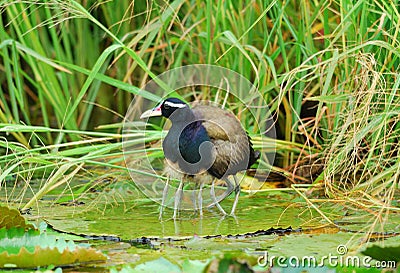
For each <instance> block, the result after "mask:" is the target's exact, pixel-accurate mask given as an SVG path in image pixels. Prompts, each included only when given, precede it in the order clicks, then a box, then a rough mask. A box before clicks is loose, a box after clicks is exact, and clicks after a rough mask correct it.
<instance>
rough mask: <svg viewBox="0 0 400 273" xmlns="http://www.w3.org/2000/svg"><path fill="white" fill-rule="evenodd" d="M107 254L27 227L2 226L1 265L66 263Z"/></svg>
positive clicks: (102, 258) (61, 264)
mask: <svg viewBox="0 0 400 273" xmlns="http://www.w3.org/2000/svg"><path fill="white" fill-rule="evenodd" d="M105 259H106V257H105V256H104V255H103V254H102V253H101V252H99V251H97V250H95V249H92V248H89V247H88V246H87V245H83V244H79V245H77V244H75V243H74V242H73V241H65V240H64V239H63V238H57V237H56V236H51V235H47V234H46V233H40V232H39V231H37V230H33V229H31V230H28V231H27V232H25V230H24V229H23V228H11V229H5V228H3V229H0V268H6V267H15V268H33V267H38V266H48V265H56V266H65V265H72V264H80V263H86V262H97V261H104V260H105Z"/></svg>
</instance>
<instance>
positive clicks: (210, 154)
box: [140, 97, 260, 219]
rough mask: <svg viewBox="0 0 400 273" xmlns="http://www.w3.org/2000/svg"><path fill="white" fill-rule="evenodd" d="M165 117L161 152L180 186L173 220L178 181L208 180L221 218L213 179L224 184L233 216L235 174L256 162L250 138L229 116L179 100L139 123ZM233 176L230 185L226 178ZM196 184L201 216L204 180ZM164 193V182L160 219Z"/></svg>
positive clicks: (237, 188) (161, 106)
mask: <svg viewBox="0 0 400 273" xmlns="http://www.w3.org/2000/svg"><path fill="white" fill-rule="evenodd" d="M157 116H158V117H160V116H162V117H165V118H167V119H169V120H170V121H171V127H170V129H169V131H168V133H167V135H166V136H165V138H164V140H163V143H162V148H163V152H164V156H165V160H166V161H167V163H168V164H167V165H170V166H173V168H174V169H176V170H177V171H179V172H180V173H182V174H183V175H182V176H181V181H180V182H181V183H180V185H179V187H178V189H177V192H176V193H175V204H174V215H173V218H174V219H175V218H176V216H177V211H178V210H179V205H180V202H181V198H182V184H183V182H182V180H183V179H193V178H197V177H204V174H207V175H208V176H211V179H212V186H211V189H210V194H211V196H212V198H213V199H214V203H215V205H216V206H217V207H218V209H219V210H220V211H221V213H222V214H223V215H226V214H227V213H226V212H225V210H224V209H223V208H222V207H221V206H220V205H219V202H217V200H216V197H215V190H214V182H215V179H221V180H224V181H225V182H226V184H227V187H228V191H227V192H228V194H229V193H231V192H232V191H233V190H234V191H235V201H234V203H233V206H232V209H231V213H230V214H231V215H234V213H235V209H236V205H237V203H238V199H239V194H240V185H239V182H238V181H237V178H236V174H237V173H238V172H240V171H244V170H247V169H249V168H251V166H252V165H253V164H255V163H256V162H257V160H258V159H259V158H260V152H259V151H255V150H254V149H253V145H252V142H251V138H250V137H249V135H248V134H247V132H246V131H245V130H244V128H243V127H242V125H241V123H240V121H239V120H238V119H237V118H236V116H235V115H234V114H232V113H231V112H229V111H227V110H225V109H222V108H219V107H217V106H214V105H206V104H198V105H196V106H194V107H193V108H190V107H189V105H188V104H187V103H185V102H184V101H182V100H181V99H179V98H175V97H170V98H167V99H165V100H163V101H162V102H161V103H160V104H159V105H158V106H156V107H155V108H153V109H149V110H147V111H145V112H144V113H142V115H141V116H140V118H141V119H144V118H150V117H157ZM231 175H232V176H233V178H234V182H235V183H234V184H233V183H232V182H231V180H230V179H229V178H228V177H229V176H231ZM198 180H200V187H199V194H198V199H199V201H198V202H199V204H200V216H202V215H203V214H202V196H201V190H202V188H203V185H204V179H198ZM167 193H168V180H167V183H166V185H165V188H164V192H163V198H162V203H161V210H160V218H162V213H163V212H162V210H163V207H164V205H165V199H166V195H167Z"/></svg>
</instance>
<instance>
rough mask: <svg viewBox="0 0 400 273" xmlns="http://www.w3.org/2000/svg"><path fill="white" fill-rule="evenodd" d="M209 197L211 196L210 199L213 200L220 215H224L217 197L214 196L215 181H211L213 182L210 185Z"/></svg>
mask: <svg viewBox="0 0 400 273" xmlns="http://www.w3.org/2000/svg"><path fill="white" fill-rule="evenodd" d="M229 183H230V182H229ZM210 195H211V198H212V199H213V201H214V203H215V205H216V206H217V208H218V209H219V210H220V211H221V213H222V214H223V215H226V212H225V210H224V209H223V208H222V207H221V205H220V204H219V202H218V200H217V197H216V196H215V179H213V181H212V183H211V189H210Z"/></svg>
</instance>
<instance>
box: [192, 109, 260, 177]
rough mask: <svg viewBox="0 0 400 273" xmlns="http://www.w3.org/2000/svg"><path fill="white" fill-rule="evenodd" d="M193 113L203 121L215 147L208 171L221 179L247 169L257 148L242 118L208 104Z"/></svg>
mask: <svg viewBox="0 0 400 273" xmlns="http://www.w3.org/2000/svg"><path fill="white" fill-rule="evenodd" d="M193 113H194V114H195V117H196V118H197V119H201V120H203V123H202V124H203V126H204V127H205V128H206V131H207V134H208V135H209V137H210V139H211V141H212V143H213V144H214V147H215V151H216V156H215V161H214V164H213V165H212V167H211V168H210V169H209V170H208V172H209V173H210V174H212V175H214V176H215V177H217V178H222V177H225V176H228V175H231V174H236V173H237V172H239V171H242V170H246V169H247V168H248V165H249V160H250V158H252V157H253V156H254V155H253V154H251V153H254V150H253V149H252V148H251V143H250V140H249V137H248V135H247V133H246V131H245V130H244V129H243V127H242V125H241V124H240V122H239V120H238V119H237V118H236V117H235V116H234V115H233V114H232V113H230V112H228V111H226V110H223V109H221V108H218V107H213V106H208V105H198V106H196V107H194V108H193Z"/></svg>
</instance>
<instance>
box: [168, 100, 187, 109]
mask: <svg viewBox="0 0 400 273" xmlns="http://www.w3.org/2000/svg"><path fill="white" fill-rule="evenodd" d="M165 104H166V105H168V106H171V107H176V108H185V107H186V104H184V103H173V102H170V101H166V102H165Z"/></svg>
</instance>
